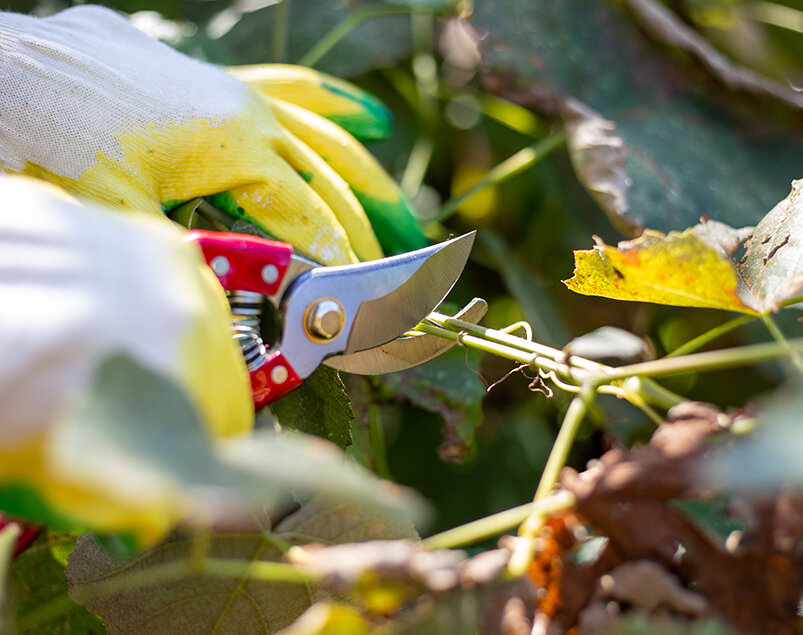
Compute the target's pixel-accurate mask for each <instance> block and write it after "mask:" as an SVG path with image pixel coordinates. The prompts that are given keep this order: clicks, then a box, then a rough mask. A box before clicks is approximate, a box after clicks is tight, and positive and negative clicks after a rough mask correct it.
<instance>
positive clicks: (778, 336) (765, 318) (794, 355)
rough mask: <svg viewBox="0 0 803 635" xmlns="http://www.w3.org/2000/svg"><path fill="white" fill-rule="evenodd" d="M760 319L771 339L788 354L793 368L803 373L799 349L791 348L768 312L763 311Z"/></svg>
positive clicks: (802, 359) (802, 361) (802, 360)
mask: <svg viewBox="0 0 803 635" xmlns="http://www.w3.org/2000/svg"><path fill="white" fill-rule="evenodd" d="M761 321H762V322H764V326H766V327H767V330H768V331H769V332H770V335H772V339H774V340H775V341H776V342H778V343H779V344H780V345H781V346H782V347H783V348H784V350H786V351H787V353H788V354H789V359H791V360H792V363H793V364H794V365H795V368H797V370H798V371H799V372H801V373H803V358H801V356H800V351H796V350H795V349H793V348H792V346H791V344H790V342H789V340H788V339H786V336H784V334H783V333H782V332H781V329H779V328H778V325H777V324H776V323H775V320H773V319H772V317H770V315H769V314H768V313H764V314H762V316H761Z"/></svg>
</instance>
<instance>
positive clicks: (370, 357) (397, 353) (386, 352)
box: [324, 298, 488, 375]
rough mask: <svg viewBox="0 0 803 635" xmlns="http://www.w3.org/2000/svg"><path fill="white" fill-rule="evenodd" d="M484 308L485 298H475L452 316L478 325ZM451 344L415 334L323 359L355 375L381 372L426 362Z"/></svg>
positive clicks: (395, 370) (432, 336)
mask: <svg viewBox="0 0 803 635" xmlns="http://www.w3.org/2000/svg"><path fill="white" fill-rule="evenodd" d="M487 310H488V304H487V303H486V302H485V300H483V299H481V298H474V299H473V300H472V301H471V302H470V303H469V304H468V305H467V306H466V307H465V308H463V309H462V310H461V311H460V312H459V313H458V314H457V315H455V316H454V317H456V318H457V319H458V320H463V321H464V322H472V323H473V324H477V323H478V322H479V321H480V320H481V319H482V317H483V316H484V315H485V313H486V311H487ZM454 345H455V342H451V341H449V340H445V339H443V338H441V337H435V336H434V335H426V334H425V333H416V334H415V335H406V336H404V337H399V338H397V339H395V340H392V341H390V342H388V343H387V344H383V345H382V346H378V347H376V348H371V349H369V350H367V351H357V352H356V353H352V354H351V355H336V356H335V357H330V358H329V359H327V360H325V361H324V364H326V365H327V366H331V367H332V368H335V369H337V370H342V371H344V372H347V373H354V374H356V375H384V374H386V373H395V372H398V371H400V370H407V369H408V368H412V367H413V366H418V365H419V364H423V363H424V362H428V361H429V360H431V359H434V358H435V357H438V356H439V355H441V354H443V353H445V352H446V351H447V350H449V349H450V348H452V347H453V346H454Z"/></svg>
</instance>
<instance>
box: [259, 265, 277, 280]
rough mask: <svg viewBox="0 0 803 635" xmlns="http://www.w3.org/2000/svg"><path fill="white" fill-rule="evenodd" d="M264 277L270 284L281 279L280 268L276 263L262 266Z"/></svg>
mask: <svg viewBox="0 0 803 635" xmlns="http://www.w3.org/2000/svg"><path fill="white" fill-rule="evenodd" d="M262 279H263V280H264V281H265V282H267V283H268V284H273V283H274V282H276V281H277V280H278V279H279V270H278V269H277V268H276V265H265V266H264V267H262Z"/></svg>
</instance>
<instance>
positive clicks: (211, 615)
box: [67, 501, 415, 635]
mask: <svg viewBox="0 0 803 635" xmlns="http://www.w3.org/2000/svg"><path fill="white" fill-rule="evenodd" d="M414 537H415V530H414V529H413V527H412V525H411V524H410V523H406V524H405V523H403V522H401V521H390V520H388V519H387V518H385V517H383V516H380V515H377V514H373V513H369V512H365V511H363V510H360V509H357V508H356V507H353V506H350V505H343V504H338V505H334V506H328V505H326V504H324V503H323V501H318V502H315V501H313V502H311V503H309V504H307V505H305V506H303V507H301V509H299V510H298V511H296V512H294V513H292V514H291V515H290V516H288V517H286V518H284V519H282V520H280V521H279V522H278V523H277V524H276V525H275V527H274V528H273V530H272V531H271V529H270V527H269V526H267V525H266V526H265V527H264V530H263V531H253V532H251V533H231V534H226V533H218V534H214V535H213V536H212V537H211V540H210V544H209V551H208V556H209V557H211V558H226V559H236V560H242V561H244V562H252V561H279V560H282V558H283V556H284V554H285V553H286V551H287V550H288V549H289V548H290V547H292V546H293V545H299V544H306V543H309V542H322V543H325V544H336V543H340V542H352V541H359V540H371V539H378V538H391V539H392V538H414ZM192 548H193V547H192V542H191V540H189V539H187V538H184V537H180V538H175V539H173V540H171V541H168V542H166V543H164V544H162V545H160V546H159V547H157V548H155V549H153V550H151V551H148V552H145V553H143V554H142V555H140V556H139V557H137V558H135V559H134V560H131V561H121V560H115V559H114V558H112V557H111V556H109V555H108V553H107V552H106V551H105V550H104V549H103V548H102V547H100V546H99V545H98V543H97V542H95V541H94V540H92V539H91V538H89V537H83V538H81V539H80V540H79V541H78V545H77V546H76V548H75V550H74V551H73V553H72V554H71V555H70V560H69V562H70V564H69V567H68V568H67V574H68V576H69V579H70V584H71V587H70V589H71V591H70V592H71V595H72V596H73V598H74V599H75V600H76V601H77V602H79V603H81V604H82V605H84V606H86V607H87V608H89V609H90V610H92V611H94V612H96V613H98V614H99V615H100V616H101V617H102V618H103V621H104V623H105V624H106V626H107V627H108V629H109V633H111V634H114V633H143V634H144V633H147V634H148V635H159V634H160V633H165V634H167V633H169V634H171V635H172V634H173V633H183V632H188V631H187V629H188V628H191V630H192V632H199V633H201V632H203V633H209V632H215V631H217V632H227V633H262V632H269V633H272V632H275V631H277V630H279V629H280V628H284V627H285V626H287V625H288V624H290V623H291V622H292V621H293V620H294V619H295V618H296V617H298V616H299V615H300V614H301V613H302V612H303V611H304V610H306V609H307V608H308V607H309V606H310V605H311V604H312V603H314V602H315V601H316V600H318V599H322V598H323V597H324V594H323V593H322V591H321V590H320V589H318V588H315V587H312V586H307V585H304V584H298V583H281V582H266V581H260V580H253V579H250V580H249V579H240V578H235V577H214V576H204V575H202V574H200V573H199V574H196V575H192V576H189V577H183V578H178V579H172V580H163V581H160V583H159V584H158V585H151V586H139V585H138V584H137V582H136V580H137V579H140V580H141V578H138V576H142V575H143V574H144V573H145V572H146V571H148V570H149V569H151V568H153V567H159V566H161V565H167V564H169V563H175V562H179V563H180V562H185V561H186V560H187V559H188V558H189V557H190V553H191V550H192ZM129 580H130V584H128V583H127V582H128V581H129ZM104 584H115V585H117V584H121V585H122V590H120V591H117V592H115V593H104V590H103V589H104ZM190 625H191V626H190Z"/></svg>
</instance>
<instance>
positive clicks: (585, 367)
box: [414, 312, 803, 575]
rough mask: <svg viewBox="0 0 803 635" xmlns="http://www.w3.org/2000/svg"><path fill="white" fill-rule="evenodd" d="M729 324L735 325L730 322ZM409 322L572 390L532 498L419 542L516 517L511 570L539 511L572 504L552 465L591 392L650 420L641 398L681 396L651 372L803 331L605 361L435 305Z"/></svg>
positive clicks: (483, 534)
mask: <svg viewBox="0 0 803 635" xmlns="http://www.w3.org/2000/svg"><path fill="white" fill-rule="evenodd" d="M732 322H734V320H732V321H731V323H732ZM773 324H774V323H773ZM731 327H732V328H735V327H733V326H732V325H731ZM414 330H415V331H419V332H424V333H428V334H430V335H435V336H437V337H442V338H445V339H449V340H452V341H455V342H459V343H460V344H461V345H463V346H467V347H470V348H475V349H477V350H481V351H484V352H487V353H490V354H493V355H498V356H501V357H504V358H506V359H510V360H513V361H516V362H518V363H520V364H526V365H528V366H533V367H535V368H537V369H538V370H539V372H541V373H542V375H545V376H546V377H548V378H550V379H552V380H553V382H554V383H555V385H556V386H557V387H558V388H561V389H564V390H569V391H571V392H573V393H576V394H577V396H576V397H575V398H574V400H573V401H572V402H571V404H570V406H569V409H568V410H567V412H566V415H565V416H564V420H563V422H562V424H561V428H560V431H559V433H558V437H557V438H556V439H555V443H554V445H553V448H552V450H551V452H550V455H549V458H548V459H547V465H546V466H545V467H544V472H543V474H542V477H541V480H540V482H539V485H538V488H537V490H536V493H535V499H534V501H533V503H531V504H529V505H522V506H519V507H515V508H513V509H509V510H506V511H503V512H499V513H498V514H493V515H491V516H487V517H485V518H481V519H479V520H476V521H473V522H470V523H467V524H465V525H462V526H459V527H455V528H453V529H450V530H448V531H444V532H442V533H439V534H436V535H435V536H432V537H430V538H427V539H426V540H425V541H424V545H426V546H427V547H430V548H447V547H455V546H460V545H465V544H469V543H471V542H474V541H477V540H482V539H485V538H489V537H491V536H494V535H497V534H499V533H501V532H503V531H506V530H509V529H511V528H512V527H513V526H515V525H516V524H518V523H520V522H523V524H522V525H521V528H520V534H521V536H522V538H523V540H521V541H519V542H517V543H516V547H515V549H514V553H513V554H512V556H511V560H510V564H509V566H508V571H509V572H510V573H511V574H513V575H520V574H522V573H523V572H525V571H526V568H527V567H528V566H529V563H530V561H531V559H532V556H533V554H534V550H535V540H534V538H535V536H536V534H537V531H538V529H539V528H540V526H541V524H542V522H543V519H544V518H545V517H547V516H549V515H550V514H553V513H556V512H557V511H561V510H563V509H567V508H569V507H571V506H572V504H573V500H574V499H573V498H571V495H570V494H568V493H566V492H562V493H557V494H553V493H551V492H552V490H553V489H554V487H555V484H556V482H557V479H558V475H559V473H560V470H561V469H562V468H563V466H564V465H565V463H566V457H567V456H568V452H569V450H570V449H571V446H572V443H573V441H574V438H575V435H576V433H577V429H578V427H579V425H580V423H581V422H582V420H583V418H584V416H585V415H586V413H587V411H588V408H589V407H590V405H591V404H592V403H593V399H594V396H595V394H596V393H598V392H600V393H603V392H608V393H612V394H616V395H618V396H621V397H623V398H625V399H628V400H629V401H631V403H634V404H635V405H637V406H639V407H641V408H642V409H644V410H645V412H647V413H648V415H650V417H651V418H652V419H653V420H654V421H656V418H658V417H657V416H656V415H657V413H654V412H653V413H650V411H649V410H648V409H646V408H645V406H646V404H647V403H654V404H657V405H660V406H662V407H665V408H669V407H671V406H673V405H676V404H677V403H680V402H681V401H683V398H682V397H680V396H679V395H676V394H675V393H673V392H671V391H669V390H667V389H665V388H663V387H662V386H660V385H659V384H657V383H655V382H654V381H652V379H651V377H660V376H664V375H672V374H677V373H683V372H692V371H705V370H717V369H724V368H733V367H738V366H745V365H749V364H755V363H760V362H766V361H770V360H776V359H779V358H783V357H785V356H789V355H794V356H799V355H800V354H801V353H803V338H797V339H793V340H787V339H785V338H783V339H781V341H779V342H769V343H764V344H754V345H750V346H741V347H736V348H729V349H722V350H715V351H706V352H702V353H690V354H687V355H676V356H672V357H665V358H663V359H658V360H652V361H647V362H639V363H635V364H628V365H625V366H618V367H613V366H608V365H606V364H601V363H599V362H595V361H593V360H589V359H586V358H583V357H577V356H573V355H571V356H570V355H567V354H566V353H564V352H563V351H561V350H559V349H555V348H552V347H549V346H545V345H544V344H540V343H538V342H533V341H531V340H529V339H525V338H522V337H517V336H515V335H512V334H511V333H510V332H506V331H504V330H497V329H490V328H487V327H484V326H480V325H477V324H473V323H471V322H464V321H462V320H458V319H455V318H452V317H449V316H447V315H443V314H440V313H437V312H435V313H432V314H430V316H429V317H428V318H427V320H425V321H424V322H422V323H421V324H419V325H418V326H416V327H415V329H414ZM509 330H510V329H509ZM558 377H560V378H562V379H558ZM567 382H570V383H567ZM650 410H651V409H650ZM658 419H660V418H658ZM659 422H660V421H656V423H659Z"/></svg>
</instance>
